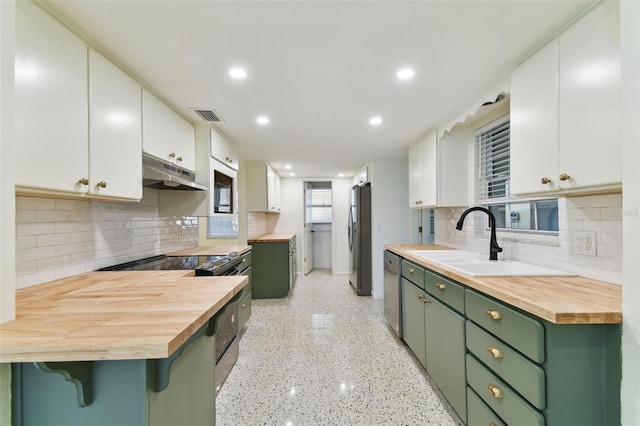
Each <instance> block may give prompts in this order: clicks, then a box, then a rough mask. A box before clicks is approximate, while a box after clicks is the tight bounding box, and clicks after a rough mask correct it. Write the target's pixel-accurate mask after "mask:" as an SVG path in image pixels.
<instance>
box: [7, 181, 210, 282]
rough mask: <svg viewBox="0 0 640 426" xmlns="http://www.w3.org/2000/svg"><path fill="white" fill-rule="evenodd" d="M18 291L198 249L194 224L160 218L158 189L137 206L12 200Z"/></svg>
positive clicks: (182, 219) (147, 191)
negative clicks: (91, 272)
mask: <svg viewBox="0 0 640 426" xmlns="http://www.w3.org/2000/svg"><path fill="white" fill-rule="evenodd" d="M16 235H17V236H16V262H17V263H16V274H17V287H18V288H23V287H28V286H31V285H35V284H40V283H43V282H47V281H52V280H54V279H58V278H64V277H68V276H71V275H76V274H80V273H84V272H89V271H94V270H96V269H98V268H102V267H105V266H110V265H114V264H118V263H122V262H128V261H132V260H136V259H140V258H143V257H149V256H155V255H158V254H162V253H167V252H169V251H174V250H179V249H182V248H187V247H193V246H195V245H197V244H198V219H197V218H195V217H166V218H162V217H159V213H158V190H156V189H147V188H145V189H144V193H143V198H142V200H141V201H140V202H139V203H111V202H94V201H86V200H64V199H55V198H38V197H22V196H19V197H16Z"/></svg>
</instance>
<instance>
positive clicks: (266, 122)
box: [256, 115, 269, 124]
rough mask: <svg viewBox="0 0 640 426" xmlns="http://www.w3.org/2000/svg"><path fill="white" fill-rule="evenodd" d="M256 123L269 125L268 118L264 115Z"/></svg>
mask: <svg viewBox="0 0 640 426" xmlns="http://www.w3.org/2000/svg"><path fill="white" fill-rule="evenodd" d="M256 121H257V122H258V124H269V118H268V117H265V116H264V115H263V116H261V117H258V119H257V120H256Z"/></svg>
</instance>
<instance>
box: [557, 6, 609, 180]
mask: <svg viewBox="0 0 640 426" xmlns="http://www.w3.org/2000/svg"><path fill="white" fill-rule="evenodd" d="M619 28H620V27H619V13H618V7H617V4H615V3H614V2H603V3H602V4H601V5H600V6H598V7H596V8H595V9H594V10H593V11H591V12H590V13H589V14H588V15H586V16H585V17H584V18H582V19H581V20H580V21H578V22H577V23H576V24H574V25H573V26H571V27H570V28H569V29H567V31H565V32H564V33H562V34H561V36H560V85H559V90H560V163H559V168H558V171H559V173H565V174H568V175H569V176H571V179H569V180H567V181H565V182H563V183H562V186H563V187H564V189H569V188H573V187H588V186H593V185H603V184H613V183H620V182H622V170H621V169H622V168H621V158H622V157H621V142H620V42H619Z"/></svg>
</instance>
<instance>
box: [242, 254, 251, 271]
mask: <svg viewBox="0 0 640 426" xmlns="http://www.w3.org/2000/svg"><path fill="white" fill-rule="evenodd" d="M249 266H251V252H250V251H249V252H247V253H245V254H243V255H242V266H241V268H242V269H247V268H248V267H249Z"/></svg>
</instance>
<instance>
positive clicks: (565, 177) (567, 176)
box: [560, 173, 571, 182]
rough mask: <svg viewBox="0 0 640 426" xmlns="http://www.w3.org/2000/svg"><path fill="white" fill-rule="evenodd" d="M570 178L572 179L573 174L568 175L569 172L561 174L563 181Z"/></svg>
mask: <svg viewBox="0 0 640 426" xmlns="http://www.w3.org/2000/svg"><path fill="white" fill-rule="evenodd" d="M569 179H571V176H569V175H568V174H566V173H563V174H561V175H560V180H561V181H563V182H564V181H565V180H569Z"/></svg>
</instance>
